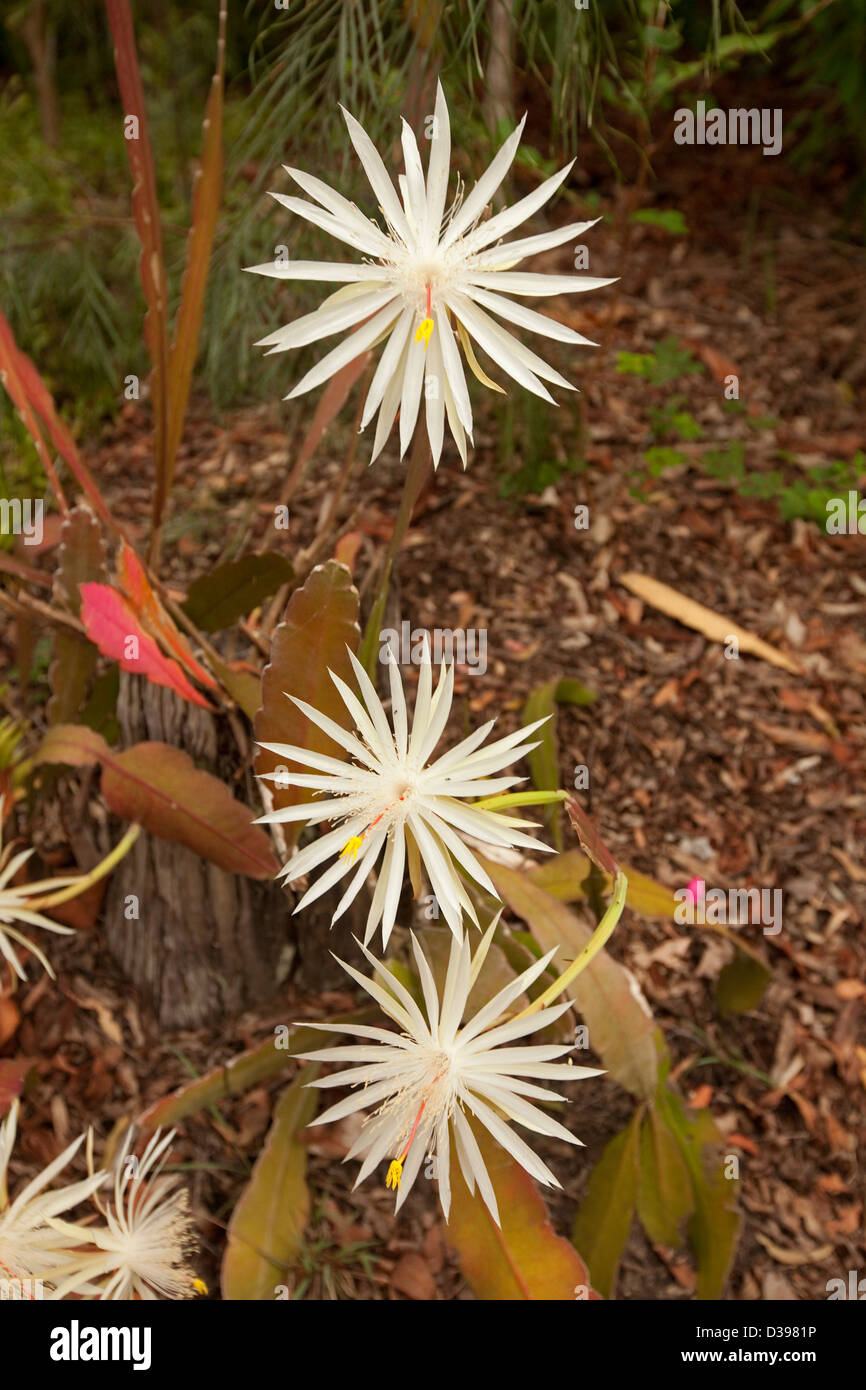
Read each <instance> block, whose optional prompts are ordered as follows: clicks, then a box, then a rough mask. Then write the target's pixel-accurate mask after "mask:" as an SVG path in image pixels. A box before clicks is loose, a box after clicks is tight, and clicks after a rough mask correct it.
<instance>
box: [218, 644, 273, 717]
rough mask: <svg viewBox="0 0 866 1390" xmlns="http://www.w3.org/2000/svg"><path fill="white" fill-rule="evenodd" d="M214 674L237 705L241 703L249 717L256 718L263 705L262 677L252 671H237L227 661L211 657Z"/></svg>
mask: <svg viewBox="0 0 866 1390" xmlns="http://www.w3.org/2000/svg"><path fill="white" fill-rule="evenodd" d="M209 660H210V664H211V667H212V668H213V673H214V675H215V676H216V677H217V678H218V680H219V683H220V685H221V686H222V687H223V689H224V690H226V691H227V692H228V694H229V695H231V697H232V699H233V700H234V702H235V704H236V705H240V707H241V709H242V710H243V712H244V714H245V715H246V716H247V718H248V719H255V717H256V714H257V713H258V711H259V710H260V709H261V706H262V678H261V676H257V675H255V674H254V673H253V672H252V671H236V670H235V668H234V667H233V666H229V665H228V663H227V662H225V661H219V660H218V659H217V658H216V657H214V656H211V657H210V658H209Z"/></svg>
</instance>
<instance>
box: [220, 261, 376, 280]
mask: <svg viewBox="0 0 866 1390" xmlns="http://www.w3.org/2000/svg"><path fill="white" fill-rule="evenodd" d="M244 270H246V271H247V273H248V274H250V275H269V276H270V277H271V279H272V280H335V281H338V282H339V281H343V282H344V283H346V284H351V283H353V282H355V281H361V280H381V281H382V282H383V283H384V281H385V273H384V271H383V270H382V267H381V266H378V265H350V264H349V262H348V261H346V262H340V261H291V260H290V261H265V262H264V264H263V265H247V266H244Z"/></svg>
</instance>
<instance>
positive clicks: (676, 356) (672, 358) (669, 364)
mask: <svg viewBox="0 0 866 1390" xmlns="http://www.w3.org/2000/svg"><path fill="white" fill-rule="evenodd" d="M616 370H617V371H618V372H622V373H624V374H625V375H628V376H642V377H644V378H645V379H646V380H647V381H648V382H649V383H650V385H652V386H664V385H666V384H667V382H669V381H676V380H678V378H680V377H683V376H691V375H692V374H693V373H695V372H702V371H703V370H704V369H703V366H702V364H701V363H700V362H698V360H697V359H696V358H695V357H693V356H692V353H691V352H690V351H689V349H688V348H684V347H681V346H680V344H679V342H678V340H677V339H676V338H675V337H673V335H671V334H669V335H668V336H667V337H666V338H662V340H661V342H660V343H658V345H657V346H656V348H655V350H654V351H653V352H618V353H617V358H616Z"/></svg>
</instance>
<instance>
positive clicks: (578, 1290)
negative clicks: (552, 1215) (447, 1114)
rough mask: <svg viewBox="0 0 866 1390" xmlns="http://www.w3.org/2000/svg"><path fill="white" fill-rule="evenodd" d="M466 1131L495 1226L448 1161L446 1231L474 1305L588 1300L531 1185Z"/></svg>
mask: <svg viewBox="0 0 866 1390" xmlns="http://www.w3.org/2000/svg"><path fill="white" fill-rule="evenodd" d="M473 1130H474V1132H475V1137H476V1139H477V1141H478V1147H479V1148H480V1150H481V1153H482V1156H483V1158H484V1164H485V1167H486V1168H487V1171H488V1173H489V1174H490V1181H491V1183H492V1184H493V1190H494V1193H495V1195H496V1204H497V1207H498V1208H499V1219H500V1221H501V1222H502V1225H501V1227H500V1226H497V1225H496V1222H495V1221H494V1220H493V1217H492V1216H491V1214H490V1212H489V1211H488V1210H487V1207H486V1206H485V1204H484V1202H483V1201H482V1199H481V1197H480V1195H479V1193H478V1189H477V1187H476V1189H475V1193H474V1195H472V1194H470V1192H469V1189H468V1187H467V1186H466V1183H465V1181H464V1179H463V1175H462V1173H461V1171H460V1166H459V1164H458V1163H457V1162H454V1163H452V1168H451V1181H452V1193H451V1215H450V1217H449V1220H448V1224H447V1226H446V1227H445V1232H446V1236H447V1239H448V1243H449V1244H450V1245H452V1246H453V1248H454V1249H455V1250H456V1251H457V1254H458V1255H459V1257H460V1265H461V1268H462V1270H463V1274H464V1277H465V1278H466V1282H467V1283H468V1284H469V1286H470V1288H471V1289H472V1291H473V1293H474V1294H475V1296H476V1298H479V1299H483V1300H485V1301H488V1302H489V1301H494V1300H495V1301H516V1300H527V1301H533V1300H536V1299H538V1300H544V1301H551V1300H557V1301H560V1302H570V1301H573V1300H574V1299H575V1298H581V1297H583V1298H587V1297H591V1290H590V1287H589V1275H588V1273H587V1269H586V1266H585V1265H584V1263H583V1261H582V1259H581V1258H580V1256H579V1255H578V1253H577V1251H576V1250H575V1248H574V1246H573V1245H572V1244H571V1242H570V1241H568V1240H565V1239H564V1237H563V1236H558V1235H557V1234H556V1233H555V1231H554V1230H553V1228H552V1226H551V1225H550V1221H549V1218H548V1215H547V1208H546V1207H545V1204H544V1200H543V1198H542V1196H541V1194H540V1193H539V1191H538V1189H537V1187H536V1186H535V1183H534V1182H533V1181H532V1178H531V1177H530V1176H529V1174H528V1173H527V1172H526V1170H525V1169H524V1168H521V1166H520V1164H519V1163H516V1162H515V1160H514V1159H513V1158H512V1157H511V1156H510V1154H507V1153H506V1152H505V1150H504V1149H502V1148H500V1147H499V1145H498V1144H497V1143H496V1142H495V1141H494V1140H493V1139H492V1138H491V1137H490V1135H489V1134H488V1133H487V1131H486V1130H485V1129H483V1128H482V1127H481V1126H479V1125H473Z"/></svg>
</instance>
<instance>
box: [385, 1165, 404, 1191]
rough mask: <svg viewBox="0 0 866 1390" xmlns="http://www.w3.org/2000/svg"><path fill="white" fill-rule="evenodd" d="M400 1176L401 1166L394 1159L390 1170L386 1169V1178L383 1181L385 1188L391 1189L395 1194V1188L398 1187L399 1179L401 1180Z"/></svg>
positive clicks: (401, 1174) (401, 1173)
mask: <svg viewBox="0 0 866 1390" xmlns="http://www.w3.org/2000/svg"><path fill="white" fill-rule="evenodd" d="M402 1176H403V1164H402V1163H401V1162H400V1160H399V1158H395V1159H394V1161H393V1163H392V1164H391V1166H390V1168H389V1169H388V1176H387V1177H386V1179H385V1186H386V1187H393V1189H394V1191H395V1192H396V1191H397V1188H398V1187H399V1186H400V1179H401V1178H402Z"/></svg>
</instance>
